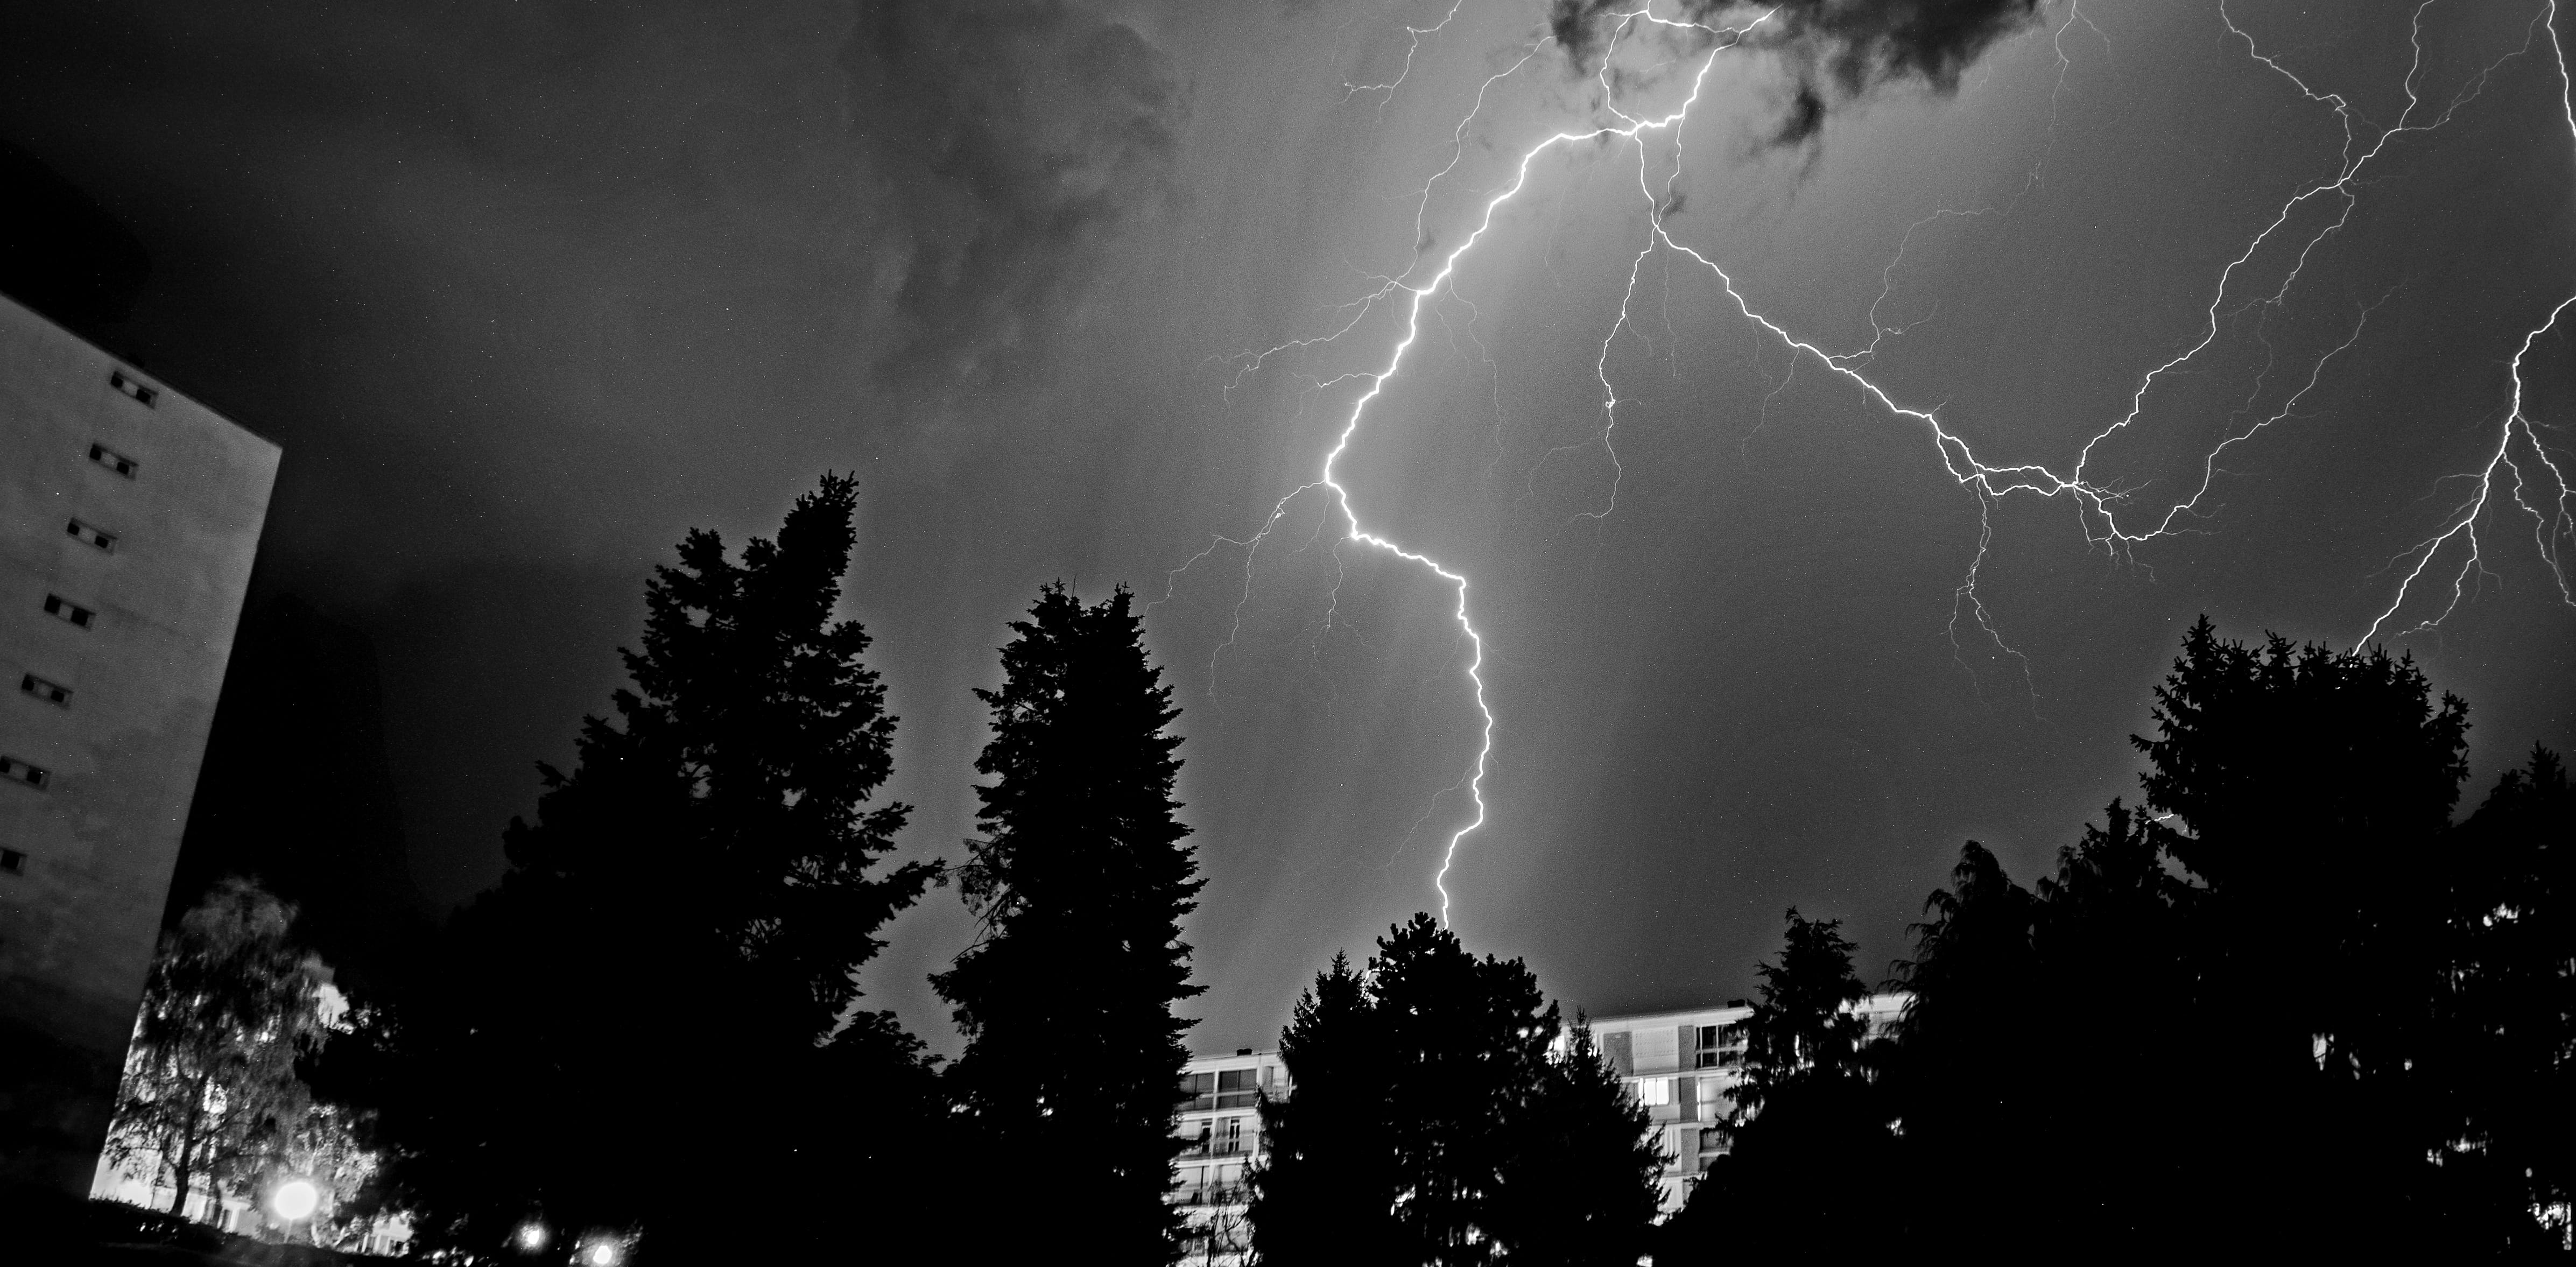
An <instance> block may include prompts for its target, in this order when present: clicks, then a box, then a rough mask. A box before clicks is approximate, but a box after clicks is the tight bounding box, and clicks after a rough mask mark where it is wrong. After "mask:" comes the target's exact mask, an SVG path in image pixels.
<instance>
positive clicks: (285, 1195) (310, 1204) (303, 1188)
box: [268, 1179, 322, 1223]
mask: <svg viewBox="0 0 2576 1267" xmlns="http://www.w3.org/2000/svg"><path fill="white" fill-rule="evenodd" d="M320 1204H322V1191H321V1189H318V1188H316V1187H314V1186H313V1184H312V1182H311V1181H310V1180H305V1179H289V1180H287V1181H286V1182H284V1183H281V1184H279V1185H277V1191H275V1192H272V1193H270V1194H268V1208H269V1209H270V1210H272V1211H275V1212H276V1214H277V1217H279V1218H281V1219H284V1220H286V1221H287V1222H289V1223H293V1222H295V1221H297V1220H299V1219H304V1218H309V1217H311V1216H312V1214H313V1208H314V1207H315V1206H318V1205H320Z"/></svg>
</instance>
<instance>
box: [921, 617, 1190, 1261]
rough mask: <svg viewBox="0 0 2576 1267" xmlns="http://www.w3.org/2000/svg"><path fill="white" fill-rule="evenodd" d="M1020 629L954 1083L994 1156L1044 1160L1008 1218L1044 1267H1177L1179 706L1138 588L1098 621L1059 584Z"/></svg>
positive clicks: (981, 767)
mask: <svg viewBox="0 0 2576 1267" xmlns="http://www.w3.org/2000/svg"><path fill="white" fill-rule="evenodd" d="M1011 628H1012V629H1013V630H1015V631H1017V632H1018V634H1019V637H1018V638H1017V639H1015V640H1013V641H1012V642H1011V644H1010V645H1008V646H1006V647H1004V648H1002V668H1003V673H1004V680H1003V684H1002V687H1001V689H1000V690H996V691H983V690H979V691H977V692H976V695H977V697H978V698H980V699H982V700H983V701H984V702H985V704H986V705H987V706H988V707H990V708H991V710H992V714H993V739H992V742H991V743H990V744H988V745H987V746H986V747H985V749H984V755H983V757H982V758H981V759H980V760H978V761H977V762H976V764H975V768H976V769H977V770H978V771H980V772H981V773H984V774H986V775H990V776H993V778H994V781H993V782H991V783H989V784H983V785H980V786H978V787H977V788H976V795H977V796H979V797H981V798H982V800H983V803H984V811H983V815H982V817H981V818H980V819H979V822H980V823H981V825H982V826H983V829H984V830H985V832H986V839H984V840H981V841H977V842H975V843H974V844H973V845H972V851H973V857H972V860H971V861H970V862H969V863H968V864H967V865H966V866H964V867H963V868H961V869H960V873H959V881H960V886H961V887H962V889H963V890H964V893H965V896H966V900H967V902H968V904H969V905H970V906H971V907H972V908H973V909H974V910H975V912H976V914H977V915H978V917H979V918H980V919H981V921H982V924H983V934H982V936H981V937H980V938H979V939H978V940H977V941H976V942H975V944H974V945H972V946H970V947H969V948H968V949H967V950H966V951H965V952H964V953H963V954H961V955H959V956H958V958H957V964H956V966H955V967H954V968H953V969H951V970H950V971H948V972H945V973H942V974H940V975H938V976H936V977H934V978H932V982H933V984H934V985H935V986H936V987H937V989H938V991H939V994H940V997H942V998H944V999H946V1000H948V1001H949V1002H950V1003H951V1004H952V1005H954V1007H955V1014H956V1018H957V1024H958V1028H959V1029H960V1030H962V1031H964V1032H965V1034H966V1036H967V1045H966V1051H965V1053H964V1055H962V1056H961V1057H959V1059H958V1061H957V1063H956V1064H955V1065H954V1066H953V1067H952V1068H951V1069H950V1071H949V1085H950V1086H951V1087H952V1089H953V1093H954V1095H955V1098H956V1101H957V1103H958V1105H959V1106H960V1108H961V1110H962V1112H963V1114H964V1117H965V1120H966V1122H967V1123H968V1125H969V1126H970V1128H971V1129H973V1130H975V1131H977V1132H979V1133H980V1137H981V1139H982V1140H983V1141H984V1142H985V1143H986V1144H987V1145H988V1146H990V1147H992V1148H996V1149H1001V1150H1006V1151H1007V1152H1008V1153H1010V1154H1013V1155H1017V1156H1022V1157H1028V1158H1042V1159H1044V1163H1043V1164H1044V1167H1045V1177H1044V1180H1043V1181H1042V1182H1040V1183H1037V1184H1034V1185H1032V1186H1031V1188H1030V1189H1029V1190H1028V1191H1025V1192H1023V1193H1020V1194H1017V1195H1015V1196H1014V1197H1013V1199H1012V1200H1011V1202H1009V1204H1008V1207H1007V1208H1006V1209H1005V1210H1004V1211H1002V1212H1000V1213H1001V1214H1002V1217H1004V1218H1005V1219H1007V1220H1008V1221H1010V1222H1012V1223H1014V1224H1016V1225H1017V1226H1018V1227H1019V1228H1020V1229H1021V1230H1022V1234H1024V1235H1026V1236H1028V1237H1030V1238H1032V1239H1030V1240H1029V1241H1027V1242H1025V1243H1027V1244H1029V1245H1030V1246H1032V1248H1033V1249H1038V1250H1040V1252H1041V1256H1045V1257H1054V1256H1062V1257H1067V1258H1084V1259H1089V1260H1092V1261H1100V1262H1119V1263H1144V1262H1168V1261H1171V1260H1172V1259H1173V1258H1175V1257H1176V1256H1177V1255H1178V1254H1179V1252H1180V1249H1181V1245H1180V1242H1179V1240H1178V1238H1177V1236H1176V1232H1177V1229H1178V1226H1179V1214H1178V1211H1177V1210H1176V1209H1175V1208H1174V1207H1171V1206H1168V1205H1166V1204H1165V1202H1164V1200H1163V1194H1164V1192H1165V1191H1166V1190H1167V1189H1168V1188H1169V1187H1170V1186H1171V1164H1172V1158H1173V1156H1174V1155H1175V1154H1176V1153H1177V1152H1178V1151H1179V1147H1180V1141H1179V1140H1177V1139H1175V1138H1174V1134H1173V1131H1174V1123H1175V1122H1176V1121H1177V1120H1178V1112H1179V1108H1178V1101H1177V1088H1178V1087H1179V1085H1180V1078H1181V1070H1182V1066H1183V1065H1184V1064H1186V1063H1187V1061H1188V1058H1189V1053H1188V1051H1187V1050H1186V1049H1185V1048H1184V1047H1182V1045H1181V1041H1180V1035H1181V1033H1182V1032H1183V1031H1184V1030H1186V1029H1187V1028H1188V1027H1189V1022H1187V1021H1183V1020H1178V1019H1175V1018H1174V1017H1173V1015H1172V1005H1173V1004H1174V1003H1176V1002H1179V1001H1181V1000H1183V999H1187V998H1190V997H1192V996H1194V995H1196V994H1198V993H1199V991H1200V987H1198V986H1193V985H1191V984H1189V947H1188V946H1187V945H1186V944H1184V943H1183V942H1182V941H1181V940H1180V931H1181V929H1180V921H1181V917H1182V916H1184V915H1186V914H1188V913H1189V912H1190V911H1191V910H1192V909H1193V908H1195V907H1196V905H1197V903H1196V902H1195V901H1194V900H1193V899H1194V896H1195V895H1196V894H1197V893H1198V891H1199V888H1200V886H1201V885H1202V884H1203V883H1204V881H1201V880H1199V879H1197V878H1195V875H1196V871H1197V864H1196V862H1195V861H1194V860H1193V858H1192V853H1191V850H1190V847H1189V846H1188V845H1187V844H1185V843H1183V841H1184V839H1185V838H1186V837H1187V836H1188V835H1189V828H1187V827H1185V826H1183V825H1181V823H1180V822H1178V821H1177V820H1176V819H1175V817H1174V814H1175V811H1177V810H1179V809H1180V803H1179V802H1178V801H1175V800H1173V799H1172V785H1173V782H1174V780H1175V779H1176V778H1177V777H1178V776H1179V773H1180V768H1181V763H1180V760H1179V758H1178V757H1177V756H1175V755H1174V751H1175V749H1177V748H1179V746H1180V742H1181V741H1180V738H1179V737H1178V736H1176V735H1174V734H1172V733H1171V732H1170V726H1171V723H1172V722H1173V721H1174V720H1175V719H1177V718H1178V717H1179V716H1180V710H1178V709H1176V708H1174V707H1172V703H1171V698H1172V693H1171V688H1169V687H1167V686H1164V685H1163V684H1162V670H1160V669H1157V668H1155V667H1154V666H1153V664H1152V663H1151V661H1150V660H1149V658H1148V657H1147V655H1146V653H1145V647H1144V639H1143V629H1142V622H1141V621H1140V620H1139V618H1138V617H1137V616H1136V615H1135V614H1134V612H1133V611H1132V610H1131V600H1130V595H1129V594H1128V592H1127V590H1126V589H1124V588H1123V587H1122V588H1121V589H1119V590H1118V591H1117V592H1116V593H1115V594H1114V595H1112V596H1111V597H1110V598H1109V600H1108V601H1106V602H1102V603H1098V604H1094V605H1092V606H1089V607H1086V606H1084V605H1083V604H1082V603H1081V601H1080V600H1078V599H1076V598H1075V597H1073V596H1072V595H1071V594H1069V593H1067V592H1066V590H1065V588H1064V586H1062V585H1061V584H1055V585H1049V586H1047V587H1045V588H1044V589H1042V590H1041V591H1040V592H1039V594H1038V600H1037V602H1036V603H1035V604H1034V605H1033V606H1031V607H1030V609H1029V618H1028V619H1027V620H1025V621H1019V622H1016V623H1014V624H1013V625H1012V626H1011Z"/></svg>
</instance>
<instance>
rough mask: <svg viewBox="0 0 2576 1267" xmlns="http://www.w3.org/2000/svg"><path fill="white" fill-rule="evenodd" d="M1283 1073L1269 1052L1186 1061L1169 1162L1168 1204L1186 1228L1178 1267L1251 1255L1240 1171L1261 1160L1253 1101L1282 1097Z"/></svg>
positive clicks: (1211, 1265)
mask: <svg viewBox="0 0 2576 1267" xmlns="http://www.w3.org/2000/svg"><path fill="white" fill-rule="evenodd" d="M1288 1090H1289V1086H1288V1066H1287V1065H1286V1064H1285V1063H1283V1062H1282V1061H1281V1060H1280V1059H1279V1053H1278V1052H1276V1051H1254V1050H1253V1049H1251V1048H1249V1047H1244V1048H1238V1049H1237V1050H1236V1051H1235V1053H1234V1054H1233V1055H1231V1056H1199V1057H1194V1058H1193V1059H1192V1060H1191V1061H1190V1063H1189V1065H1188V1066H1187V1067H1186V1071H1185V1072H1184V1073H1182V1075H1181V1127H1180V1133H1181V1139H1182V1141H1183V1145H1182V1149H1181V1155H1180V1156H1179V1157H1177V1158H1175V1159H1173V1161H1172V1178H1173V1181H1174V1184H1173V1188H1172V1193H1171V1197H1170V1199H1171V1200H1172V1202H1173V1203H1175V1204H1177V1205H1179V1206H1180V1207H1181V1210H1182V1217H1183V1218H1184V1219H1185V1220H1186V1221H1187V1224H1188V1229H1189V1230H1188V1235H1187V1243H1188V1246H1189V1252H1188V1253H1187V1254H1185V1255H1183V1257H1182V1259H1181V1261H1182V1262H1184V1263H1189V1264H1199V1265H1204V1267H1239V1265H1240V1264H1241V1263H1242V1262H1243V1259H1244V1254H1245V1252H1246V1251H1247V1250H1249V1249H1250V1248H1251V1244H1252V1239H1251V1235H1250V1227H1249V1226H1248V1225H1247V1224H1246V1223H1245V1221H1244V1211H1245V1209H1246V1208H1247V1201H1246V1194H1245V1192H1244V1187H1243V1174H1244V1168H1245V1167H1247V1166H1250V1165H1251V1164H1253V1163H1254V1162H1257V1161H1259V1160H1260V1159H1261V1107H1260V1106H1261V1097H1262V1095H1263V1094H1264V1093H1267V1094H1270V1095H1274V1096H1284V1095H1286V1094H1288Z"/></svg>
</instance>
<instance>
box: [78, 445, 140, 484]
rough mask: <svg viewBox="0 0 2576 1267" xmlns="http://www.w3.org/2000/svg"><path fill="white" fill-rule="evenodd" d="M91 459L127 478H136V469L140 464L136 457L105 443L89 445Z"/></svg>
mask: <svg viewBox="0 0 2576 1267" xmlns="http://www.w3.org/2000/svg"><path fill="white" fill-rule="evenodd" d="M89 460H90V461H92V462H96V463H98V464H99V465H100V466H104V467H106V468H107V469H109V470H111V471H114V472H116V473H117V474H119V475H122V476H124V477H125V478H127V479H133V478H134V472H135V469H136V468H137V466H138V465H139V464H138V463H136V462H135V460H134V459H132V458H130V457H127V456H125V455H124V454H122V453H119V452H117V451H116V450H114V449H111V448H109V447H107V446H106V445H104V444H93V445H91V446H89Z"/></svg>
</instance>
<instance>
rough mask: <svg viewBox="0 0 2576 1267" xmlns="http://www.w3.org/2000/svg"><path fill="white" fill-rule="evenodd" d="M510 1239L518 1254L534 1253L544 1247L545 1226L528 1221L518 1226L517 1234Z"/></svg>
mask: <svg viewBox="0 0 2576 1267" xmlns="http://www.w3.org/2000/svg"><path fill="white" fill-rule="evenodd" d="M510 1239H511V1240H512V1241H513V1242H514V1243H516V1244H517V1245H518V1247H519V1252H520V1253H522V1254H533V1253H536V1252H537V1251H538V1250H541V1249H544V1248H545V1247H546V1239H547V1236H546V1225H545V1224H543V1223H539V1222H537V1221H536V1220H535V1219H530V1220H528V1221H527V1222H525V1223H522V1224H520V1225H519V1230H518V1233H517V1234H516V1235H514V1236H512V1237H511V1238H510Z"/></svg>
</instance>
